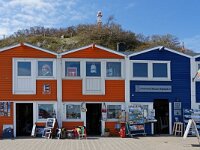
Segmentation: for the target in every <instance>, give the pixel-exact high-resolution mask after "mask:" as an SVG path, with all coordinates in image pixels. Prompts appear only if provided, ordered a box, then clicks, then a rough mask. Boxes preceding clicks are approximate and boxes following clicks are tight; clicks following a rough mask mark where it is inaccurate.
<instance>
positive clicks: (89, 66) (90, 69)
mask: <svg viewBox="0 0 200 150" xmlns="http://www.w3.org/2000/svg"><path fill="white" fill-rule="evenodd" d="M86 76H87V77H100V76H101V63H100V62H86Z"/></svg>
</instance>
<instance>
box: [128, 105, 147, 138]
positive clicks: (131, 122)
mask: <svg viewBox="0 0 200 150" xmlns="http://www.w3.org/2000/svg"><path fill="white" fill-rule="evenodd" d="M127 130H128V133H127V134H129V135H130V136H133V135H139V134H140V135H146V133H145V119H144V109H143V106H142V105H131V106H129V112H128V121H127Z"/></svg>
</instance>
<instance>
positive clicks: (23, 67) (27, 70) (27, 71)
mask: <svg viewBox="0 0 200 150" xmlns="http://www.w3.org/2000/svg"><path fill="white" fill-rule="evenodd" d="M17 68H18V69H17V75H18V76H31V62H18V63H17Z"/></svg>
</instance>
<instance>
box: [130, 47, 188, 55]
mask: <svg viewBox="0 0 200 150" xmlns="http://www.w3.org/2000/svg"><path fill="white" fill-rule="evenodd" d="M157 49H160V50H161V49H164V50H167V51H170V52H172V53H176V54H178V55H181V56H185V57H188V58H192V56H189V55H187V54H184V53H181V52H178V51H175V50H173V49H170V48H166V47H164V46H157V47H154V48H150V49H146V50H143V51H140V52H135V53H133V54H131V55H129V56H128V57H129V58H130V57H132V56H136V55H139V54H143V53H146V52H149V51H153V50H157Z"/></svg>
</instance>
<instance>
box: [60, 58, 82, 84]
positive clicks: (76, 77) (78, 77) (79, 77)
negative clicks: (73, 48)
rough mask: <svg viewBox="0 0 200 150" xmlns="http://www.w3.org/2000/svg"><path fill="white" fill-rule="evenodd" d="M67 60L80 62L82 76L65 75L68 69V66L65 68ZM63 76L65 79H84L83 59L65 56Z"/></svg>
mask: <svg viewBox="0 0 200 150" xmlns="http://www.w3.org/2000/svg"><path fill="white" fill-rule="evenodd" d="M65 62H80V76H75V77H72V76H71V77H68V76H65V71H66V68H65ZM62 70H63V72H62V78H63V79H72V80H73V79H82V76H83V72H82V71H83V61H82V60H81V59H73V58H68V59H66V58H64V59H63V60H62Z"/></svg>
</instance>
